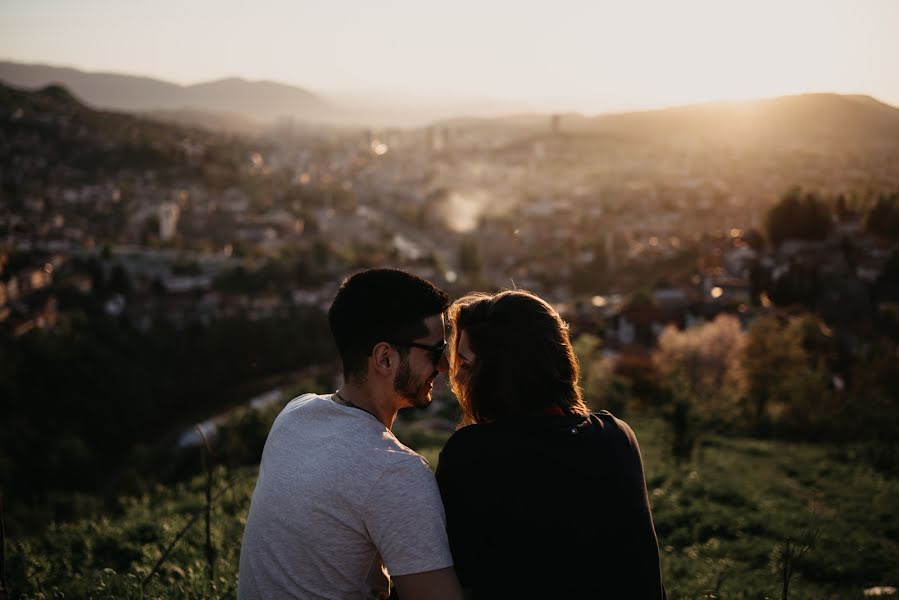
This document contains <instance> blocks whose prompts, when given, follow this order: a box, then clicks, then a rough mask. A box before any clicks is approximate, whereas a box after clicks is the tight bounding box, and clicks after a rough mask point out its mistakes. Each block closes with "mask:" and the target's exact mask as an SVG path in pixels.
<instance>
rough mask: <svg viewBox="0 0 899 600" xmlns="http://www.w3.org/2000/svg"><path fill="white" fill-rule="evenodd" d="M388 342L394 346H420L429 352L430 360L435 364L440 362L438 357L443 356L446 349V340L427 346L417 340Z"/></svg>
mask: <svg viewBox="0 0 899 600" xmlns="http://www.w3.org/2000/svg"><path fill="white" fill-rule="evenodd" d="M387 343H388V344H392V345H394V346H403V347H405V348H421V349H422V350H427V351H428V352H430V353H431V362H432V363H434V364H435V365H436V364H437V363H439V362H440V359H441V358H443V353H444V352H445V351H446V340H440V341H439V342H437V343H436V344H434V345H433V346H429V345H428V344H419V343H418V342H387Z"/></svg>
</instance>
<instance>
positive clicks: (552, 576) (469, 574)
mask: <svg viewBox="0 0 899 600" xmlns="http://www.w3.org/2000/svg"><path fill="white" fill-rule="evenodd" d="M450 322H451V324H452V326H453V330H454V331H453V340H452V350H451V356H450V380H451V383H452V386H453V390H454V391H455V393H456V395H457V397H458V398H459V403H460V404H461V407H462V413H463V424H464V425H467V426H466V427H462V428H461V429H459V430H458V431H457V432H456V433H455V434H454V435H453V436H452V437H451V438H450V439H449V441H448V442H447V443H446V446H445V447H444V448H443V451H442V452H441V453H440V462H439V465H438V467H437V482H438V484H439V486H440V492H441V495H442V497H443V502H444V505H445V507H446V518H447V530H448V533H449V539H450V547H451V549H452V552H453V558H454V561H455V567H456V572H457V574H458V576H459V579H460V581H461V582H462V585H463V586H464V587H466V588H468V589H469V590H470V591H471V593H472V596H473V597H474V598H560V599H569V598H663V597H664V591H663V588H662V583H661V574H660V572H659V552H658V543H657V541H656V535H655V530H654V528H653V524H652V515H651V513H650V509H649V502H648V499H647V494H646V484H645V481H644V478H643V464H642V460H641V458H640V449H639V447H638V445H637V440H636V438H635V437H634V433H633V431H631V429H630V427H628V426H627V424H626V423H624V422H623V421H620V420H618V419H616V418H615V417H613V416H612V415H611V414H609V413H608V412H606V411H600V412H598V413H593V414H591V413H590V411H589V410H588V409H587V407H586V405H585V404H584V401H583V399H582V397H581V391H580V388H579V387H578V363H577V358H576V357H575V355H574V351H573V350H572V347H571V342H570V340H569V338H568V330H567V326H566V325H565V323H564V322H563V321H562V320H561V318H560V317H559V315H558V313H557V312H556V311H555V310H554V309H553V308H552V307H551V306H550V305H549V304H547V303H546V302H544V301H543V300H541V299H540V298H538V297H537V296H535V295H533V294H530V293H528V292H524V291H517V290H516V291H507V292H502V293H499V294H496V295H487V294H473V295H470V296H466V297H464V298H462V299H460V300H458V301H457V302H456V303H455V304H454V305H453V306H452V307H451V308H450Z"/></svg>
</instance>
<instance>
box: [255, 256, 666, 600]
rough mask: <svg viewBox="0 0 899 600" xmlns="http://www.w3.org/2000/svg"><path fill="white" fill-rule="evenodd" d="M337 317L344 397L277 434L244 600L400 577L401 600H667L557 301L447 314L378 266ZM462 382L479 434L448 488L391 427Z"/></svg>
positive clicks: (355, 592)
mask: <svg viewBox="0 0 899 600" xmlns="http://www.w3.org/2000/svg"><path fill="white" fill-rule="evenodd" d="M445 314H448V317H449V322H450V326H451V330H452V343H451V344H450V351H449V353H448V354H447V353H445V347H446V345H447V344H446V341H445V339H444V325H445V323H444V315H445ZM328 318H329V321H330V325H331V331H332V333H333V336H334V340H335V342H336V344H337V348H338V350H339V352H340V357H341V360H342V362H343V370H344V378H345V384H344V385H343V386H342V387H341V388H340V390H338V391H337V392H335V393H334V394H332V395H326V396H318V395H314V394H307V395H304V396H300V397H299V398H297V399H295V400H293V401H291V402H290V403H289V404H288V405H287V406H286V407H285V408H284V410H283V411H282V412H281V414H280V415H279V416H278V418H277V419H276V420H275V423H274V425H273V426H272V430H271V433H270V434H269V437H268V440H267V441H266V444H265V450H264V452H263V455H262V463H261V465H260V467H259V479H258V481H257V483H256V490H255V492H254V493H253V500H252V504H251V506H250V513H249V516H248V518H247V524H246V529H245V531H244V538H243V545H242V547H241V556H240V582H239V591H238V597H239V598H240V599H242V600H250V599H257V598H259V599H262V598H265V599H268V598H272V599H280V598H316V599H318V598H328V599H348V600H349V599H353V600H355V599H358V600H363V599H369V598H371V599H379V598H387V597H388V593H389V581H390V578H392V579H393V582H394V587H395V589H394V594H396V595H397V596H398V597H399V598H400V600H419V599H429V600H441V599H444V598H445V599H461V598H463V597H473V598H560V599H566V598H661V597H663V594H664V591H663V588H662V584H661V576H660V572H659V554H658V544H657V541H656V535H655V531H654V529H653V523H652V515H651V513H650V510H649V503H648V500H647V495H646V485H645V482H644V478H643V465H642V461H641V458H640V450H639V447H638V446H637V440H636V438H635V437H634V434H633V432H632V431H631V429H630V428H629V427H628V426H627V424H625V423H624V422H622V421H620V420H618V419H615V418H614V417H613V416H612V415H610V414H609V413H607V412H605V411H601V412H599V413H590V411H589V410H588V409H587V407H586V406H585V404H584V402H583V400H582V398H581V392H580V389H579V388H578V385H577V384H578V363H577V359H576V358H575V356H574V353H573V351H572V348H571V343H570V341H569V339H568V332H567V328H566V325H565V324H564V323H563V322H562V320H561V319H560V318H559V315H558V314H557V313H556V311H555V310H554V309H553V308H552V307H551V306H549V305H548V304H547V303H546V302H544V301H543V300H541V299H539V298H538V297H536V296H534V295H532V294H529V293H527V292H522V291H508V292H502V293H500V294H496V295H493V296H490V295H486V294H473V295H470V296H466V297H464V298H462V299H460V300H458V301H456V302H455V303H453V304H452V305H449V302H448V298H447V295H446V294H445V293H444V292H442V291H441V290H439V289H438V288H436V287H435V286H434V285H432V284H431V283H429V282H428V281H425V280H424V279H421V278H419V277H416V276H415V275H411V274H409V273H406V272H404V271H399V270H393V269H372V270H369V271H363V272H361V273H357V274H355V275H353V276H352V277H350V278H349V279H347V280H346V281H345V282H344V283H343V284H342V285H341V287H340V289H339V290H338V292H337V295H336V296H335V298H334V302H333V304H332V306H331V309H330V311H329V313H328ZM298 343H302V340H298ZM447 370H449V371H450V382H451V384H452V387H453V389H454V391H455V392H456V395H457V397H458V398H459V402H460V404H461V406H462V412H463V415H464V417H463V418H464V424H466V425H467V426H465V427H462V428H461V429H459V430H458V431H457V432H456V433H455V434H454V435H453V436H452V437H451V438H450V439H449V441H448V442H447V443H446V446H445V447H444V448H443V451H442V452H441V454H440V461H439V465H438V467H437V476H436V481H435V478H434V476H433V475H432V474H431V471H430V469H429V468H428V465H427V463H426V462H425V461H424V459H422V458H421V457H420V456H418V455H417V454H416V453H415V452H413V451H412V450H410V449H409V448H407V447H405V446H404V445H403V444H402V443H400V442H399V441H398V440H397V439H396V438H395V437H394V436H393V434H392V433H391V430H390V429H391V426H392V425H393V422H394V419H395V418H396V414H397V411H398V410H399V409H401V408H406V407H411V406H415V407H425V406H427V405H428V404H430V402H431V390H432V387H433V384H434V379H435V378H436V377H437V375H438V373H439V372H443V371H447ZM388 573H389V576H388ZM463 588H464V590H465V595H464V596H463ZM392 597H393V596H392Z"/></svg>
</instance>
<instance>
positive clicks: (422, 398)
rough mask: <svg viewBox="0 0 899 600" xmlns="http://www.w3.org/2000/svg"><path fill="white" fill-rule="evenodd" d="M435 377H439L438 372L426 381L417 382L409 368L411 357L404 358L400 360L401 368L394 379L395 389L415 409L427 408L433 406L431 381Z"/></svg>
mask: <svg viewBox="0 0 899 600" xmlns="http://www.w3.org/2000/svg"><path fill="white" fill-rule="evenodd" d="M435 377H437V371H436V370H435V371H434V373H433V374H432V375H431V376H430V377H428V378H426V379H425V380H424V381H415V380H414V379H413V377H412V370H411V369H410V368H409V357H408V356H404V357H402V358H401V359H400V366H399V368H398V369H397V371H396V376H395V377H394V379H393V389H394V391H395V392H396V393H397V394H399V395H400V397H402V398H404V399H406V400H408V401H409V403H410V404H411V405H412V406H414V407H415V408H427V407H428V406H430V404H431V390H430V387H431V386H430V381H431V380H433V379H434V378H435Z"/></svg>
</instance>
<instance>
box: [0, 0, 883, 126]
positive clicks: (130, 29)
mask: <svg viewBox="0 0 899 600" xmlns="http://www.w3.org/2000/svg"><path fill="white" fill-rule="evenodd" d="M0 58H3V59H8V60H15V61H23V62H41V63H49V64H54V65H64V66H74V67H78V68H81V69H85V70H103V71H115V72H124V73H133V74H138V75H149V76H153V77H158V78H161V79H166V80H170V81H176V82H179V83H195V82H199V81H206V80H210V79H216V78H220V77H226V76H241V77H246V78H249V79H271V80H276V81H282V82H285V83H291V84H295V85H300V86H303V87H306V88H309V89H311V90H313V91H318V92H322V93H326V94H327V93H335V92H349V91H354V92H377V93H380V94H394V93H399V94H414V95H416V96H422V97H437V96H441V95H452V96H453V97H474V98H484V99H491V100H500V101H509V102H512V103H519V104H526V105H530V106H532V107H535V108H538V107H539V108H547V109H555V110H566V109H576V110H582V111H586V112H597V111H603V110H611V109H622V108H637V107H650V106H666V105H673V104H683V103H688V102H695V101H703V100H715V99H723V98H746V97H760V96H774V95H780V94H789V93H798V92H806V91H835V92H842V93H863V94H870V95H873V96H875V97H877V98H879V99H881V100H883V101H886V102H889V103H891V104H894V105H899V0H808V1H807V0H751V1H750V0H746V1H741V2H737V1H730V0H657V1H649V0H619V1H617V2H608V1H603V0H585V1H574V0H552V1H539V2H537V1H532V2H528V1H526V0H516V1H496V0H478V1H474V0H452V1H450V2H437V1H434V0H367V1H350V0H320V1H316V2H310V1H306V0H293V1H281V2H278V1H275V0H255V1H254V2H248V1H245V0H244V1H240V2H236V1H231V0H154V1H153V2H148V1H146V2H145V1H138V0H77V1H73V0H0Z"/></svg>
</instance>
